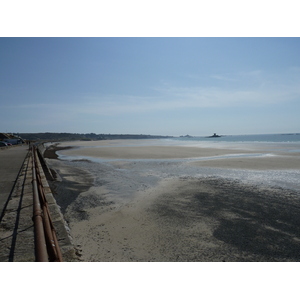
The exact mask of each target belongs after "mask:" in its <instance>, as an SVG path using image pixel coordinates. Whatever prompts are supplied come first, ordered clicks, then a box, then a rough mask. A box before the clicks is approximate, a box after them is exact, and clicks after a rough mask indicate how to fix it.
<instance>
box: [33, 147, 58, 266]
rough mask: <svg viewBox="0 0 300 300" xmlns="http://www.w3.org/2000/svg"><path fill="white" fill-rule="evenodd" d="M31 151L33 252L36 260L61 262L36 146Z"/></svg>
mask: <svg viewBox="0 0 300 300" xmlns="http://www.w3.org/2000/svg"><path fill="white" fill-rule="evenodd" d="M31 152H32V188H33V222H34V235H35V253H36V261H38V262H49V261H50V262H61V261H62V254H61V251H60V248H59V245H58V240H57V237H56V232H55V229H54V226H53V224H52V220H51V217H50V212H49V207H48V202H47V200H46V195H45V191H44V187H43V184H42V178H41V174H40V170H39V164H38V155H37V149H36V146H35V145H33V146H32V147H31Z"/></svg>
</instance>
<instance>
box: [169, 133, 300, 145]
mask: <svg viewBox="0 0 300 300" xmlns="http://www.w3.org/2000/svg"><path fill="white" fill-rule="evenodd" d="M175 139H176V140H182V141H187V140H190V141H199V142H200V141H205V142H208V141H209V142H215V143H218V142H272V143H300V133H295V134H254V135H224V136H221V137H219V138H207V137H179V138H175Z"/></svg>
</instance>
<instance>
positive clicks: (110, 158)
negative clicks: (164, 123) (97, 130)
mask: <svg viewBox="0 0 300 300" xmlns="http://www.w3.org/2000/svg"><path fill="white" fill-rule="evenodd" d="M292 150H293V149H289V148H286V149H281V148H280V147H278V146H277V145H270V146H268V147H267V148H266V147H265V146H261V145H260V146H255V145H254V146H253V145H250V146H249V145H238V146H237V145H234V146H230V145H226V144H224V145H217V146H216V145H211V144H206V145H196V144H182V145H181V144H179V143H176V142H165V141H154V140H149V141H145V140H111V141H95V142H82V141H80V142H62V143H60V144H59V145H49V147H48V150H47V151H46V152H45V157H46V160H47V162H48V164H49V166H50V168H51V169H53V170H55V171H56V173H57V181H56V182H54V183H52V184H51V185H52V189H53V191H54V196H55V198H56V200H57V202H58V204H59V205H60V206H61V210H62V212H63V214H64V216H65V218H66V220H67V222H68V224H69V227H70V230H71V234H72V237H73V241H74V244H75V246H76V247H77V248H78V251H79V253H80V255H81V259H82V260H83V261H99V262H102V261H103V262H104V261H107V262H110V261H115V262H122V261H153V262H167V261H191V262H195V261H200V262H212V261H217V262H222V261H299V260H300V251H299V250H300V234H299V232H300V231H299V229H300V220H299V213H300V189H299V186H298V182H299V179H300V152H297V151H292ZM55 151H57V152H56V153H57V154H58V158H59V159H57V156H55V155H54V153H55Z"/></svg>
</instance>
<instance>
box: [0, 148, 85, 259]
mask: <svg viewBox="0 0 300 300" xmlns="http://www.w3.org/2000/svg"><path fill="white" fill-rule="evenodd" d="M24 147H25V146H24ZM39 150H40V151H41V153H43V147H42V146H39ZM10 151H11V149H8V150H6V151H5V153H6V155H8V156H9V155H11V156H12V159H13V156H14V154H15V153H14V152H11V153H9V152H10ZM1 152H2V151H1ZM2 153H3V152H2ZM0 155H1V153H0ZM12 161H14V160H12ZM44 164H45V162H44V160H43V159H41V162H39V170H40V174H41V177H42V184H43V187H44V191H45V196H46V200H47V202H48V207H49V210H50V215H51V219H52V223H53V225H54V228H55V231H56V235H57V239H58V243H59V247H60V249H61V252H62V256H63V261H65V262H71V261H80V259H79V258H78V255H77V254H76V249H75V248H74V246H73V244H72V238H71V236H70V232H69V229H68V226H67V223H66V222H65V220H64V217H63V215H62V213H61V211H60V208H59V206H58V205H57V203H56V200H55V198H54V196H53V194H52V192H51V190H50V187H49V184H48V181H47V178H46V177H48V176H49V174H47V173H48V168H47V165H46V164H45V165H44ZM42 165H44V166H43V167H42ZM0 168H1V167H0ZM15 169H18V168H15ZM44 170H45V171H44ZM1 171H2V172H5V170H1ZM14 173H15V178H16V180H15V183H14V185H13V187H12V190H11V191H10V193H9V197H8V199H7V201H6V203H5V205H4V206H3V212H2V215H1V221H0V261H2V262H34V261H36V258H35V238H34V224H33V221H32V216H33V190H32V158H31V155H27V156H26V158H25V160H24V161H23V164H22V166H21V168H20V169H19V172H14ZM2 184H3V185H5V184H6V183H5V182H2ZM4 196H6V195H4ZM1 209H2V207H1Z"/></svg>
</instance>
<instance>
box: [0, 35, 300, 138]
mask: <svg viewBox="0 0 300 300" xmlns="http://www.w3.org/2000/svg"><path fill="white" fill-rule="evenodd" d="M0 53H1V55H0V66H1V69H0V76H1V78H0V79H1V80H0V105H1V119H0V132H73V133H89V132H94V133H111V134H112V133H123V134H125V133H134V134H161V135H175V136H177V135H185V134H190V135H199V136H201V135H208V134H211V133H214V132H217V133H219V134H252V133H253V134H256V133H257V134H259V133H290V132H300V117H299V112H300V56H299V53H300V38H4V37H3V38H0Z"/></svg>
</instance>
